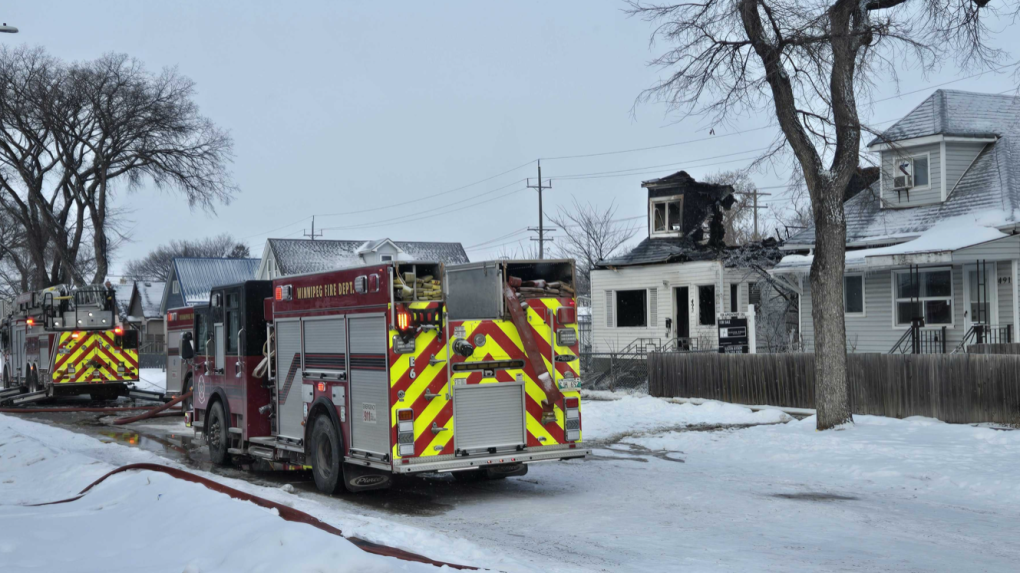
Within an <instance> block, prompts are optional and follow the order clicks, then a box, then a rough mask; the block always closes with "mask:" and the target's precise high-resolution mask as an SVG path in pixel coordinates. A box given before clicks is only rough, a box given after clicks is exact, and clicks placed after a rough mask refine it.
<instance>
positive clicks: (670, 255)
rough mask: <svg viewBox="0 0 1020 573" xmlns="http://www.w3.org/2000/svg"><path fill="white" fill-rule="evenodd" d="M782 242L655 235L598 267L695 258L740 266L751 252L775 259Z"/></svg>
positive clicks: (680, 260)
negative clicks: (713, 242)
mask: <svg viewBox="0 0 1020 573" xmlns="http://www.w3.org/2000/svg"><path fill="white" fill-rule="evenodd" d="M780 244H781V243H779V242H778V241H776V240H775V239H773V238H771V237H770V238H767V239H765V240H763V241H760V242H758V243H751V244H748V245H738V246H734V247H724V248H714V247H710V246H708V245H702V244H698V243H696V242H694V241H692V240H691V239H690V238H688V237H679V238H678V237H665V238H661V237H656V238H654V239H653V238H647V239H645V240H643V241H641V242H640V243H638V244H637V246H636V247H634V248H633V249H631V250H630V251H629V252H627V253H625V254H623V255H620V256H617V257H613V258H610V259H606V260H603V261H599V262H598V263H597V264H596V265H595V268H598V269H605V268H610V267H632V266H637V265H659V264H664V263H689V262H694V261H723V262H725V264H726V266H739V265H737V264H736V263H735V261H737V260H738V259H739V258H740V257H743V256H746V255H747V254H748V253H761V254H762V255H761V256H763V257H765V258H767V259H768V260H771V261H773V262H778V261H779V259H781V258H782V255H781V254H780V253H779V246H780Z"/></svg>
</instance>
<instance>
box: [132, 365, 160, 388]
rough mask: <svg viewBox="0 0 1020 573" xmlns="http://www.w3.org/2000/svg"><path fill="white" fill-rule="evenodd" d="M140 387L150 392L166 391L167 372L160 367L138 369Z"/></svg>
mask: <svg viewBox="0 0 1020 573" xmlns="http://www.w3.org/2000/svg"><path fill="white" fill-rule="evenodd" d="M138 389H139V390H147V391H149V392H166V372H164V371H163V370H161V369H159V368H140V369H139V370H138Z"/></svg>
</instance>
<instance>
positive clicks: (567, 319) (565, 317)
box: [556, 306, 577, 324]
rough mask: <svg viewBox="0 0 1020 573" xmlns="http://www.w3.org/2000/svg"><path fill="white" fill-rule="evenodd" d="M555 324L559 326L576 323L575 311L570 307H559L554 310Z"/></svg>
mask: <svg viewBox="0 0 1020 573" xmlns="http://www.w3.org/2000/svg"><path fill="white" fill-rule="evenodd" d="M556 322H557V323H559V324H574V323H575V322H577V309H575V308H574V307H572V306H561V307H559V308H558V309H556Z"/></svg>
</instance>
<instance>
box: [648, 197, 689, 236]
mask: <svg viewBox="0 0 1020 573" xmlns="http://www.w3.org/2000/svg"><path fill="white" fill-rule="evenodd" d="M683 205H684V198H683V195H680V196H677V197H665V198H662V199H654V200H652V201H651V207H652V234H653V235H660V234H661V235H675V234H677V233H679V232H681V231H683V223H682V221H681V213H683Z"/></svg>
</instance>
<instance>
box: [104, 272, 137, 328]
mask: <svg viewBox="0 0 1020 573" xmlns="http://www.w3.org/2000/svg"><path fill="white" fill-rule="evenodd" d="M110 282H111V284H113V299H114V302H115V303H116V304H117V315H118V316H119V317H120V318H121V320H124V319H126V318H127V316H128V315H129V314H131V297H132V296H133V295H134V291H135V283H134V282H127V283H120V282H113V281H110Z"/></svg>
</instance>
